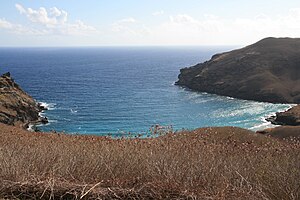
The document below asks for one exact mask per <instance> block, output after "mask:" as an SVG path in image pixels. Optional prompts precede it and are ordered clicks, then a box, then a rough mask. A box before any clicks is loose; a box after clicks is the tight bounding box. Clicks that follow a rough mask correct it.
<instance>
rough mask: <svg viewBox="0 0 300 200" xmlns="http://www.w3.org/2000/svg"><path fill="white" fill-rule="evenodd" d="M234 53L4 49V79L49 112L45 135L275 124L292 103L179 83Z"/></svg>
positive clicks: (0, 54) (0, 57) (0, 60)
mask: <svg viewBox="0 0 300 200" xmlns="http://www.w3.org/2000/svg"><path fill="white" fill-rule="evenodd" d="M230 49H231V48H230V47H99V48H96V47H95V48H0V73H4V72H7V71H10V72H11V74H12V76H13V78H14V79H15V80H16V82H17V83H19V85H21V87H22V88H23V89H24V90H25V91H26V92H28V93H29V94H30V95H31V96H33V97H34V98H35V99H36V100H37V101H40V102H44V103H46V104H47V105H48V106H49V110H48V111H46V112H45V113H43V115H45V116H47V117H48V119H49V121H50V123H49V124H47V125H44V126H40V127H39V129H41V130H43V131H50V130H56V131H65V132H67V133H81V134H99V135H106V134H122V133H124V132H134V133H147V132H148V130H149V128H151V126H153V125H160V126H168V127H169V128H170V127H172V128H173V130H181V129H194V128H198V127H207V126H238V127H243V128H247V129H252V130H257V129H263V128H266V127H268V126H270V124H269V123H267V122H266V121H265V120H264V118H265V117H267V116H269V115H271V114H274V112H277V111H280V110H285V109H287V108H289V105H283V104H270V103H259V102H254V101H245V100H237V99H233V98H229V97H222V96H217V95H213V94H207V93H200V92H194V91H190V90H188V89H184V88H181V87H178V86H175V85H174V82H175V81H176V80H177V76H178V74H179V70H180V68H182V67H187V66H191V65H194V64H196V63H199V62H203V61H205V60H208V59H210V57H211V56H212V55H213V54H215V53H219V52H222V51H226V50H230Z"/></svg>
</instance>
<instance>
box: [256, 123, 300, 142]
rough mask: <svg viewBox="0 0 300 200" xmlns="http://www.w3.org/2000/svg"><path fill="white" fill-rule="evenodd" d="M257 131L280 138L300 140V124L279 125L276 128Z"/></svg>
mask: <svg viewBox="0 0 300 200" xmlns="http://www.w3.org/2000/svg"><path fill="white" fill-rule="evenodd" d="M256 133H260V134H264V135H268V136H271V137H276V138H280V139H291V138H293V139H296V140H300V126H279V127H276V128H269V129H266V130H263V131H257V132H256Z"/></svg>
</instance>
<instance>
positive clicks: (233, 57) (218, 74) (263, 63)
mask: <svg viewBox="0 0 300 200" xmlns="http://www.w3.org/2000/svg"><path fill="white" fill-rule="evenodd" d="M299 76H300V39H299V38H265V39H263V40H261V41H258V42H257V43H255V44H252V45H249V46H246V47H244V48H241V49H237V50H233V51H230V52H225V53H220V54H216V55H214V56H212V58H211V59H210V60H208V61H206V62H203V63H199V64H197V65H195V66H192V67H187V68H183V69H181V70H180V74H179V76H178V81H177V82H176V83H175V84H176V85H180V86H183V87H187V88H190V89H192V90H195V91H199V92H207V93H213V94H218V95H222V96H229V97H234V98H238V99H246V100H254V101H260V102H270V103H292V104H299V103H300V77H299Z"/></svg>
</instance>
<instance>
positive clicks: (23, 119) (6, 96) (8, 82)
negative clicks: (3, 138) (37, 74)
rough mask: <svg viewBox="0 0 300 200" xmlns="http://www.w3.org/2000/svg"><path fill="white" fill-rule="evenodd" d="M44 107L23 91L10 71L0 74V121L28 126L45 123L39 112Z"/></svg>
mask: <svg viewBox="0 0 300 200" xmlns="http://www.w3.org/2000/svg"><path fill="white" fill-rule="evenodd" d="M43 109H45V108H44V107H43V106H41V105H40V104H39V103H37V102H36V101H35V100H34V99H33V98H32V97H31V96H30V95H28V94H27V93H26V92H24V91H23V90H22V89H21V87H20V86H19V85H18V84H17V83H16V82H15V81H14V80H13V78H12V77H11V76H10V73H9V72H8V73H6V74H3V75H1V76H0V123H4V124H8V125H15V126H22V127H23V128H28V125H29V124H37V123H47V118H45V117H41V116H40V115H39V113H40V112H41V111H42V110H43Z"/></svg>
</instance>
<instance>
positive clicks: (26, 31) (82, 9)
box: [0, 0, 300, 46]
mask: <svg viewBox="0 0 300 200" xmlns="http://www.w3.org/2000/svg"><path fill="white" fill-rule="evenodd" d="M0 4H1V7H0V46H107V45H109V46H110V45H116V46H122V45H126V46H127V45H134V46H135V45H244V44H249V43H253V42H255V41H257V40H259V39H262V38H264V37H269V36H273V37H300V1H299V0H285V1H284V0H264V1H262V0H252V1H249V0H247V1H246V0H226V1H225V0H222V1H221V0H147V1H146V0H126V1H125V0H105V1H104V0H87V1H77V0H59V1H58V0H35V1H34V0H22V1H14V0H10V1H7V0H0Z"/></svg>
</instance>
